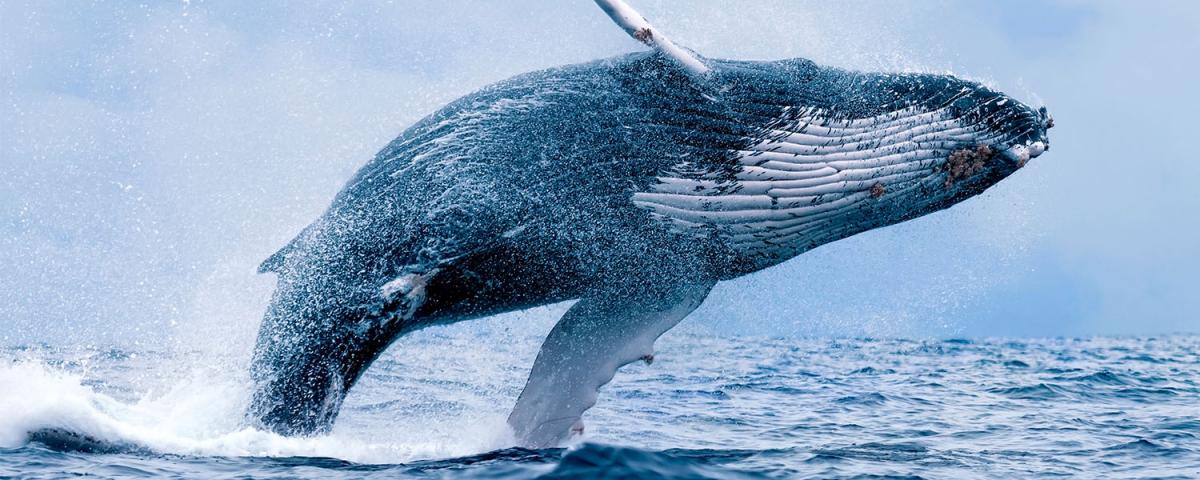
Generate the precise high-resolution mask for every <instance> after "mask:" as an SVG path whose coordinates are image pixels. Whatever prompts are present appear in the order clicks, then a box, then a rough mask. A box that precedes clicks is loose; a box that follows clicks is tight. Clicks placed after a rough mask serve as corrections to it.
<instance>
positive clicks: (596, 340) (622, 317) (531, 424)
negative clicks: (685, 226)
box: [508, 282, 713, 448]
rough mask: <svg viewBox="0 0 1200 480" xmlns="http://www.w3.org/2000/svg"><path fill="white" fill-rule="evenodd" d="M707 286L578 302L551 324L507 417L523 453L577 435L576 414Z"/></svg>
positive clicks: (647, 351) (643, 356)
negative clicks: (523, 448)
mask: <svg viewBox="0 0 1200 480" xmlns="http://www.w3.org/2000/svg"><path fill="white" fill-rule="evenodd" d="M712 286H713V283H712V282H702V283H691V284H684V285H677V286H671V287H667V288H654V289H650V290H652V291H642V292H641V293H634V294H630V292H628V291H624V290H622V291H612V292H605V293H604V294H603V295H597V296H591V297H585V298H583V299H582V300H580V301H579V302H578V303H576V304H575V305H574V306H572V307H571V309H570V310H568V311H567V313H566V314H565V315H563V318H562V319H561V320H559V321H558V324H556V325H555V326H554V329H553V330H551V331H550V335H549V336H547V337H546V341H545V342H544V343H543V344H542V349H541V351H540V352H538V356H537V360H535V361H534V363H533V370H532V371H531V372H530V374H529V381H528V382H526V384H525V390H523V391H522V392H521V396H520V397H519V398H518V399H517V405H516V407H515V408H513V411H512V413H511V414H510V415H509V416H508V424H509V426H510V427H512V429H513V431H514V433H515V434H516V438H517V441H518V442H519V443H520V444H521V445H522V446H525V447H531V448H544V447H553V446H556V445H558V444H559V443H561V442H562V441H564V440H566V439H567V438H568V437H569V436H570V435H571V432H572V431H578V430H581V429H582V423H581V417H582V415H583V412H584V411H586V410H587V409H589V408H591V407H592V405H594V404H595V403H596V395H597V394H598V392H599V389H600V387H601V386H603V385H604V384H606V383H608V382H609V380H612V378H613V375H614V374H616V371H617V369H618V368H620V367H621V366H623V365H626V364H629V363H632V362H634V361H636V360H647V361H648V360H649V359H651V358H653V346H654V340H655V339H657V338H658V337H659V336H660V335H662V334H663V333H665V332H666V331H667V330H670V329H671V327H674V326H675V325H676V324H677V323H679V321H680V320H682V319H683V317H685V316H687V315H688V314H689V313H691V312H692V311H693V310H695V309H696V307H698V306H700V303H701V302H702V301H704V297H706V296H707V295H708V292H709V291H710V290H712Z"/></svg>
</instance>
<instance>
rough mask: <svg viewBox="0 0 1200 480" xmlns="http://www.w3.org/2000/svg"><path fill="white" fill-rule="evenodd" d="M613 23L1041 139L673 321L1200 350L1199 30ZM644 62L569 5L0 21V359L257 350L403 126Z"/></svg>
mask: <svg viewBox="0 0 1200 480" xmlns="http://www.w3.org/2000/svg"><path fill="white" fill-rule="evenodd" d="M632 3H633V4H634V5H635V6H636V7H637V8H639V9H640V10H642V12H643V13H644V14H645V15H646V16H647V17H649V18H650V19H651V20H652V21H653V22H655V23H656V24H657V25H658V26H659V27H660V28H662V29H663V30H664V31H666V32H668V33H669V34H671V35H672V36H674V37H675V39H676V41H677V42H678V43H680V44H683V45H685V46H688V47H690V48H693V49H695V50H697V51H698V52H701V53H702V54H704V55H707V56H713V57H724V58H739V59H775V58H786V57H807V58H811V59H813V60H815V61H817V62H819V63H823V64H827V65H836V66H842V67H847V68H855V69H869V70H906V71H928V72H939V73H941V72H952V73H955V74H958V75H961V76H965V77H969V78H972V79H976V80H980V81H984V82H986V83H988V84H990V85H992V86H994V87H996V88H999V89H1001V90H1003V91H1006V92H1009V93H1011V94H1013V95H1014V96H1016V97H1018V98H1020V99H1022V100H1024V101H1027V102H1029V103H1033V104H1045V105H1046V106H1047V107H1048V108H1049V109H1050V111H1051V112H1052V113H1053V114H1054V116H1055V118H1056V120H1057V123H1058V127H1056V128H1055V129H1054V130H1053V131H1052V132H1051V142H1052V145H1053V149H1052V151H1051V152H1050V153H1048V154H1047V155H1045V156H1043V157H1041V158H1038V159H1036V160H1035V161H1034V162H1032V163H1031V164H1030V166H1029V167H1028V168H1026V169H1024V170H1022V171H1021V172H1019V173H1018V174H1016V175H1014V176H1013V177H1012V178H1010V179H1009V180H1007V181H1005V182H1003V183H1002V184H1001V185H999V186H998V187H996V188H995V189H993V190H990V191H989V192H987V193H986V194H985V195H983V196H981V197H979V198H976V199H973V200H971V201H968V202H966V203H964V204H962V205H959V206H956V207H955V208H953V209H951V210H949V211H947V212H943V213H940V214H936V215H932V216H929V217H925V218H922V219H919V220H916V221H913V222H909V223H906V224H903V225H898V226H895V227H891V228H887V229H882V230H878V231H873V232H868V233H866V234H863V235H860V236H857V237H854V238H851V239H847V240H844V241H841V242H837V243H835V244H831V245H828V246H825V247H822V248H820V249H818V250H816V251H813V252H810V253H808V254H805V255H803V256H801V257H799V258H797V259H795V260H793V261H791V262H788V263H786V264H784V265H782V266H780V267H777V268H774V269H771V270H768V271H766V272H762V273H760V274H756V275H753V276H750V277H747V278H744V279H739V280H737V281H734V282H730V283H728V284H725V285H722V286H721V287H719V288H718V290H717V291H716V292H715V293H714V295H713V296H712V297H711V298H710V300H709V301H708V302H707V303H706V304H705V305H704V306H703V307H702V308H701V310H700V311H698V312H697V314H696V315H694V318H692V319H690V320H689V323H691V324H693V325H695V326H698V327H700V328H712V329H714V330H716V331H720V332H735V333H747V334H767V335H823V334H836V335H902V336H921V335H935V336H959V335H966V336H976V335H1006V336H1028V335H1038V336H1042V335H1091V334H1157V333H1165V332H1176V331H1188V332H1200V314H1198V313H1197V312H1200V295H1197V294H1196V286H1197V284H1198V283H1200V282H1198V280H1200V278H1198V276H1200V247H1198V246H1200V222H1198V219H1200V215H1197V213H1196V212H1197V208H1198V207H1200V193H1198V185H1200V162H1198V161H1197V160H1198V159H1197V157H1198V155H1197V153H1196V148H1195V147H1194V137H1195V135H1196V133H1195V130H1196V127H1197V126H1200V122H1198V121H1197V120H1196V112H1197V111H1198V110H1200V94H1198V93H1197V91H1196V88H1195V83H1196V77H1197V75H1196V74H1197V68H1198V67H1197V66H1196V61H1195V60H1196V59H1197V58H1200V37H1198V36H1197V35H1196V31H1195V26H1196V25H1200V4H1198V3H1196V2H1186V1H1179V2H1084V1H1067V0H1059V1H1048V2H1035V1H1028V0H1024V1H1006V2H993V3H983V2H932V1H930V2H910V3H905V2H882V1H881V2H852V3H848V4H842V3H840V2H839V3H838V4H833V3H826V2H801V1H746V2H737V3H733V4H730V3H728V2H719V1H696V2H684V1H650V0H643V1H634V2H632ZM637 48H639V47H638V45H637V44H635V43H634V42H633V41H631V40H629V39H628V38H626V37H624V36H623V34H622V33H621V32H620V31H619V30H618V29H617V28H616V27H614V26H613V25H611V24H610V23H609V22H608V20H607V19H606V18H605V17H604V16H603V15H602V14H601V13H600V12H599V11H598V9H597V8H596V7H595V6H594V5H592V3H591V2H590V1H585V0H575V1H563V2H545V1H516V2H507V1H506V2H449V1H403V2H399V1H397V2H381V1H380V2H365V1H364V2H308V1H305V2H257V3H252V4H251V3H246V2H234V1H229V2H201V1H192V2H183V3H179V2H150V3H148V4H139V3H132V2H125V3H123V2H104V3H101V2H95V3H88V2H75V1H37V2H32V1H30V2H23V1H14V0H4V1H0V122H2V123H0V258H3V259H4V262H5V263H4V265H3V266H4V268H3V270H2V271H0V336H8V337H9V340H10V341H25V340H31V339H44V338H60V339H64V340H66V341H78V342H96V343H108V342H128V341H131V339H132V341H154V339H161V338H180V337H186V336H187V335H191V336H193V337H195V336H203V337H205V338H209V339H218V340H220V341H227V340H229V339H233V338H237V339H244V340H238V341H252V336H253V332H254V328H255V325H256V323H257V321H258V317H259V315H261V312H262V309H263V308H264V306H265V304H266V301H267V298H268V296H269V294H270V291H271V288H272V282H273V281H272V279H271V278H270V277H267V276H258V275H255V274H254V273H253V271H254V268H255V266H256V265H257V263H258V262H259V261H261V259H262V258H264V257H265V256H266V255H268V254H270V253H271V252H272V251H274V249H276V248H278V247H279V246H280V245H282V244H283V243H284V242H286V241H287V240H288V239H289V238H290V237H291V236H293V235H294V234H295V233H296V232H297V231H299V229H300V228H302V227H303V226H304V225H305V224H307V223H308V222H309V221H311V220H312V219H313V218H315V217H316V216H317V215H318V214H320V212H321V211H322V210H323V209H324V208H325V207H326V206H327V204H328V202H329V200H330V199H331V198H332V196H333V194H334V193H335V192H336V191H337V190H338V189H339V188H340V186H341V185H342V183H343V182H344V181H345V180H346V179H347V178H348V177H349V176H350V175H351V174H352V173H353V172H354V171H355V170H356V169H357V168H358V167H359V166H361V165H362V164H363V163H364V162H365V161H366V160H367V159H369V158H370V157H371V155H372V154H373V153H374V152H375V151H376V150H377V149H379V148H381V147H382V146H383V145H384V144H385V143H386V142H387V141H389V140H390V139H391V138H392V137H394V136H395V135H396V134H398V133H399V132H400V131H401V130H402V129H403V128H405V127H406V126H407V125H408V124H410V123H412V122H413V121H415V120H417V119H419V118H420V117H422V116H424V115H426V114H428V113H430V112H432V111H433V110H435V109H436V108H438V107H439V106H441V105H443V104H444V103H446V102H448V101H450V100H452V99H454V98H456V97H458V96H460V95H463V94H466V93H469V92H470V91H472V90H474V89H476V88H479V87H481V86H483V85H486V84H488V83H491V82H494V81H497V80H501V79H503V78H506V77H509V76H511V75H514V74H517V73H521V72H525V71H529V70H533V69H539V68H547V67H552V66H556V65H562V64H567V63H574V62H582V61H587V60H591V59H595V58H600V57H605V56H611V55H617V54H621V53H624V52H628V51H632V50H635V49H637ZM554 313H555V310H554V309H550V310H549V311H545V312H542V313H540V314H539V315H545V316H550V315H553V314H554ZM542 323H544V321H543V322H542ZM164 332H168V333H166V334H164Z"/></svg>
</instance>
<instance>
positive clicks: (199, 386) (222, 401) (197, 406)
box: [0, 361, 511, 463]
mask: <svg viewBox="0 0 1200 480" xmlns="http://www.w3.org/2000/svg"><path fill="white" fill-rule="evenodd" d="M212 373H213V372H197V373H196V374H194V375H193V376H192V378H190V379H185V380H184V381H181V382H179V383H177V384H176V385H175V386H174V387H172V388H170V389H169V390H168V391H166V392H165V393H163V394H161V395H154V394H152V393H150V394H145V395H144V396H143V398H141V399H140V400H137V401H132V402H126V401H121V400H118V399H116V398H113V397H112V396H109V395H106V394H104V393H102V392H98V391H96V389H93V388H91V387H89V386H87V385H85V384H84V383H83V377H81V376H79V375H76V374H72V373H67V372H64V371H61V370H57V369H54V368H51V367H48V366H46V365H45V364H43V363H40V362H37V361H20V362H15V363H9V364H7V365H3V366H0V412H3V415H0V447H4V448H11V447H18V446H21V445H23V444H25V443H27V442H28V441H29V434H30V433H31V432H36V431H39V430H46V429H61V430H65V431H68V432H72V433H77V434H80V435H84V436H87V437H90V438H92V439H95V440H97V441H99V442H101V443H108V444H112V445H133V446H136V447H138V448H144V449H148V450H151V451H155V452H161V453H171V454H180V455H198V456H269V457H289V456H312V457H334V458H340V459H344V460H348V461H353V462H360V463H403V462H409V461H413V460H419V459H428V458H446V457H455V456H463V455H470V454H474V453H480V452H485V451H489V450H493V449H496V448H500V447H503V446H506V445H511V442H510V438H509V437H508V435H509V433H508V431H507V428H506V427H505V424H504V418H503V417H497V418H483V419H480V418H476V419H473V420H474V421H464V420H463V419H443V420H442V421H443V422H450V423H452V424H454V425H460V426H461V425H470V426H469V427H468V428H465V429H464V428H461V427H460V428H452V429H440V432H439V433H435V434H432V435H431V434H429V431H428V430H426V429H420V428H405V427H412V426H405V425H382V426H380V428H378V429H372V430H373V431H368V432H362V431H357V432H344V431H340V430H338V429H336V428H335V430H334V432H333V433H332V434H330V435H324V436H316V437H308V438H288V437H282V436H279V435H276V434H273V433H269V432H264V431H259V430H256V429H252V428H243V427H241V426H240V419H241V413H242V411H243V408H244V405H245V399H246V387H245V384H244V383H242V382H238V381H237V380H236V379H227V380H222V379H221V378H220V375H215V376H214V375H212ZM447 432H448V433H447Z"/></svg>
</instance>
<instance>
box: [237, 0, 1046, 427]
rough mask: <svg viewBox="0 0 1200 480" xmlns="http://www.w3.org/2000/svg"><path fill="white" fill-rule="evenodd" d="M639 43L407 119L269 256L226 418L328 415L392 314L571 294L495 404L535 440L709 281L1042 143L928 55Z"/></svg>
mask: <svg viewBox="0 0 1200 480" xmlns="http://www.w3.org/2000/svg"><path fill="white" fill-rule="evenodd" d="M596 3H597V4H599V6H600V7H601V8H602V9H603V11H604V12H606V13H607V14H608V15H609V17H611V18H612V20H614V21H615V23H616V24H617V25H619V26H620V27H621V28H622V29H624V30H625V31H626V32H627V33H629V35H630V36H632V37H633V38H634V39H636V40H637V41H639V42H641V43H643V44H645V45H646V46H649V47H650V48H649V49H647V50H645V51H641V52H637V53H630V54H626V55H623V56H618V57H615V58H608V59H603V60H598V61H593V62H590V63H584V64H577V65H568V66H563V67H559V68H552V69H548V70H543V71H537V72H532V73H527V74H522V75H519V76H516V77H513V78H511V79H508V80H505V81H501V82H499V83H496V84H494V85H490V86H487V87H484V88H483V89H481V90H479V91H477V92H475V93H472V94H469V95H467V96H465V97H463V98H460V99H458V100H456V101H454V102H452V103H450V104H449V105H446V106H445V107H443V108H442V109H440V110H438V111H437V112H435V113H433V114H431V115H430V116H428V117H426V118H424V119H422V120H420V121H418V122H417V123H416V124H414V125H412V126H411V127H409V128H408V129H407V130H404V131H403V132H402V133H401V134H400V135H399V137H397V138H396V139H395V140H393V141H392V142H391V143H389V144H388V145H386V146H385V147H384V148H383V149H382V150H381V151H380V152H379V153H378V154H377V155H376V156H375V157H374V158H373V159H372V160H370V162H368V163H367V164H366V165H365V166H364V167H362V169H361V170H359V171H358V172H357V173H356V174H355V175H354V176H353V178H351V179H350V180H349V182H348V183H347V184H346V185H345V187H344V188H343V189H342V190H341V191H340V192H339V193H338V194H337V195H336V197H335V198H334V199H333V202H332V205H331V206H330V207H329V208H328V210H327V211H326V212H325V213H324V214H323V215H322V216H321V217H320V218H318V219H316V220H315V221H314V222H313V223H312V224H311V225H309V226H308V227H306V228H304V229H303V231H302V232H300V233H299V235H297V236H296V237H295V239H293V240H292V241H291V242H290V243H288V244H287V245H286V246H284V247H283V248H282V249H280V250H279V251H278V252H277V253H275V254H273V255H271V256H270V257H269V258H268V259H266V261H264V262H263V263H262V265H261V267H260V269H259V270H260V272H273V273H275V274H276V275H277V277H278V284H277V287H276V290H275V292H274V295H273V296H272V299H271V303H270V306H269V307H268V309H267V311H266V313H265V315H264V318H263V321H262V325H261V327H260V331H259V335H258V340H257V344H256V347H255V352H254V358H253V360H252V364H251V367H250V368H251V378H252V381H253V383H254V386H253V395H252V398H251V401H250V404H249V407H248V409H247V414H246V418H247V422H248V423H249V424H251V425H254V426H257V427H259V428H264V429H268V430H271V431H274V432H277V433H280V434H284V435H312V434H319V433H322V432H326V431H328V430H329V429H330V428H331V426H332V425H333V422H334V420H335V418H336V416H337V414H338V410H339V408H340V406H341V403H342V400H343V399H344V398H345V396H346V394H347V392H348V391H349V390H350V388H351V387H352V386H353V385H354V383H355V381H356V380H358V378H359V377H360V376H361V375H362V374H363V371H364V370H365V369H366V368H367V367H368V366H369V365H370V364H371V362H372V361H374V360H375V359H376V358H377V357H378V356H379V355H380V353H381V352H383V351H384V350H385V349H386V348H387V347H388V346H389V345H390V344H391V343H392V342H393V341H394V340H396V339H397V338H398V337H400V336H402V335H404V334H406V333H408V332H412V331H414V330H418V329H421V328H424V327H428V326H431V325H443V324H448V323H452V322H458V321H462V320H469V319H474V318H479V317H484V316H488V315H493V314H497V313H501V312H507V311H514V310H520V309H526V308H530V307H535V306H539V305H545V304H550V303H555V302H561V301H567V300H578V301H577V302H576V303H574V305H573V306H571V307H570V309H569V310H568V311H567V312H566V313H565V314H564V315H563V317H562V318H561V319H560V320H559V321H558V323H557V324H556V325H555V326H554V327H553V329H552V331H551V332H550V333H549V335H548V336H547V337H546V339H545V341H544V343H543V345H542V347H541V350H540V351H539V353H538V355H537V358H536V360H535V361H534V364H533V366H532V369H531V372H530V375H529V379H528V381H527V383H526V385H525V387H524V390H523V391H522V392H521V394H520V396H519V398H518V399H517V400H516V405H515V407H514V408H513V410H512V413H511V415H510V416H509V417H508V424H509V425H510V426H511V428H512V430H513V432H514V434H515V438H516V440H517V442H519V443H520V444H521V445H523V446H528V447H547V446H554V445H557V444H560V443H562V442H563V441H564V440H566V439H569V438H570V436H571V435H572V434H573V432H579V431H581V430H582V423H581V417H582V415H583V414H584V412H585V411H586V410H587V409H588V408H590V407H591V406H592V405H594V404H595V402H596V397H597V392H598V390H599V389H600V387H602V386H603V385H604V384H606V383H607V382H609V381H610V380H611V379H612V377H613V375H614V374H615V373H616V371H617V369H618V368H620V367H621V366H623V365H626V364H629V363H631V362H634V361H638V360H645V361H647V362H649V361H650V360H652V359H653V343H654V341H655V339H657V338H658V337H659V336H660V335H662V334H663V333H664V332H666V331H667V330H669V329H670V328H672V327H673V326H675V325H676V324H677V323H679V322H680V321H681V320H682V319H683V318H684V317H686V316H687V315H688V314H689V313H690V312H692V311H693V310H694V309H695V308H696V307H698V306H699V305H700V303H701V302H702V301H703V300H704V298H705V296H706V295H707V294H708V292H709V291H710V290H711V289H712V287H713V286H714V285H715V284H716V283H717V282H719V281H722V280H727V279H732V278H735V277H739V276H742V275H746V274H749V273H752V272H755V271H758V270H762V269H764V268H767V267H769V266H772V265H776V264H779V263H781V262H783V261H785V260H788V259H790V258H792V257H795V256H796V255H799V254H801V253H803V252H805V251H808V250H811V249H813V248H816V247H818V246H820V245H823V244H826V243H829V242H833V241H835V240H838V239H842V238H846V237H849V236H851V235H854V234H857V233H860V232H863V231H866V230H870V229H873V228H877V227H882V226H887V225H892V224H896V223H899V222H903V221H906V220H909V219H912V218H916V217H919V216H922V215H925V214H928V213H931V212H935V211H938V210H941V209H945V208H948V207H950V206H951V205H954V204H955V203H958V202H960V201H962V200H965V199H967V198H969V197H972V196H974V195H977V194H979V193H981V192H983V191H984V190H985V189H987V188H988V187H990V186H991V185H994V184H995V183H997V182H998V181H1000V180H1001V179H1004V178H1005V177H1007V176H1008V175H1010V174H1012V173H1013V172H1015V171H1016V170H1018V169H1019V168H1021V167H1023V166H1024V165H1025V164H1026V162H1027V161H1029V160H1030V159H1031V158H1033V157H1037V156H1039V155H1041V154H1042V153H1043V152H1044V151H1046V150H1048V149H1049V142H1048V139H1047V136H1046V131H1047V129H1049V128H1050V127H1051V126H1052V125H1053V121H1052V119H1051V117H1050V115H1049V114H1048V113H1047V112H1046V110H1045V108H1032V107H1030V106H1027V105H1025V104H1023V103H1021V102H1018V101H1016V100H1014V99H1012V98H1010V97H1008V96H1006V95H1004V94H1003V93H1000V92H997V91H995V90H993V89H990V88H988V87H986V86H983V85H981V84H979V83H975V82H971V81H967V80H963V79H960V78H956V77H953V76H948V75H930V74H897V73H871V72H858V71H849V70H844V69H839V68H831V67H825V66H820V65H816V64H814V63H813V62H811V61H809V60H805V59H788V60H779V61H738V60H722V59H715V58H705V57H702V56H701V55H699V54H697V53H694V52H692V51H690V50H688V49H685V48H682V47H680V46H678V45H676V44H675V43H674V42H672V41H671V40H670V39H669V38H668V37H667V36H665V35H664V34H663V33H662V32H661V31H660V30H658V29H656V28H655V27H653V26H651V25H650V24H649V23H648V22H647V21H646V20H645V19H644V18H643V17H642V16H641V15H639V14H638V13H637V12H635V11H634V10H632V9H631V8H630V7H629V6H628V5H627V4H625V3H624V2H622V1H620V0H596Z"/></svg>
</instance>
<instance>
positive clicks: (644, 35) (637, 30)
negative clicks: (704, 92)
mask: <svg viewBox="0 0 1200 480" xmlns="http://www.w3.org/2000/svg"><path fill="white" fill-rule="evenodd" d="M596 5H599V6H600V9H602V10H604V13H607V14H608V16H609V17H610V18H612V19H613V21H614V22H616V23H617V25H619V26H620V27H621V28H622V29H624V30H625V33H628V34H629V36H631V37H633V39H634V40H637V41H639V42H642V43H643V44H645V45H646V46H648V47H651V48H653V49H655V50H658V51H659V52H662V54H663V55H665V56H666V57H667V58H670V59H671V60H674V61H675V63H677V64H679V66H680V67H681V68H683V69H684V70H686V71H687V72H688V74H690V75H692V76H695V77H700V76H703V75H704V74H706V73H708V70H709V69H708V66H707V65H705V64H704V62H702V61H700V59H699V58H697V57H696V56H695V55H693V54H692V53H691V52H689V51H687V50H684V49H682V48H680V47H679V46H678V45H676V44H675V42H672V41H671V39H670V38H667V36H666V35H663V33H662V32H661V31H659V30H658V29H657V28H654V27H653V26H651V25H650V22H647V21H646V19H645V18H644V17H642V15H641V14H640V13H638V12H637V11H636V10H634V9H633V8H632V7H630V6H629V4H627V3H625V2H624V1H623V0H596Z"/></svg>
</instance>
